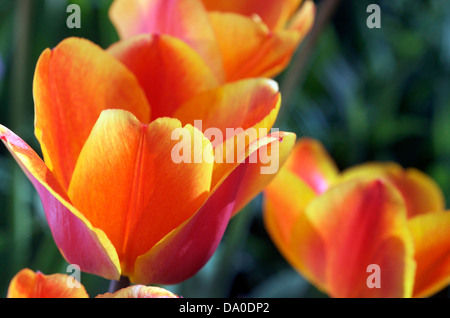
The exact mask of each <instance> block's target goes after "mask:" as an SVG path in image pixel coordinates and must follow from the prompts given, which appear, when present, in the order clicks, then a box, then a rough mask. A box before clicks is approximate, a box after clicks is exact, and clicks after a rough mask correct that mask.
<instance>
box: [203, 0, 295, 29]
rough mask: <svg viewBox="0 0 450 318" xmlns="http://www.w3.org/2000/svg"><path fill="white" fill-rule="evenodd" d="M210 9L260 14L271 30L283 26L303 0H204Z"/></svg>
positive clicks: (251, 14) (243, 13)
mask: <svg viewBox="0 0 450 318" xmlns="http://www.w3.org/2000/svg"><path fill="white" fill-rule="evenodd" d="M202 2H203V4H204V5H205V7H206V9H207V10H208V11H221V12H233V13H238V14H242V15H246V16H248V17H251V16H253V15H258V16H259V17H260V18H261V20H262V21H263V22H264V23H265V24H266V25H267V26H268V28H269V29H270V30H274V29H278V28H283V27H284V26H285V24H286V22H287V21H288V19H289V18H290V17H291V15H292V14H293V13H294V11H295V10H296V9H297V8H298V7H299V5H300V3H301V0H265V1H261V0H246V1H242V0H202Z"/></svg>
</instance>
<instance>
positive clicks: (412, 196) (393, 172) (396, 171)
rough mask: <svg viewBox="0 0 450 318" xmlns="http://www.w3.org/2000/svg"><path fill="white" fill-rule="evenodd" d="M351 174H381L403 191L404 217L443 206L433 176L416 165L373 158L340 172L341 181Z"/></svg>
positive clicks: (351, 175)
mask: <svg viewBox="0 0 450 318" xmlns="http://www.w3.org/2000/svg"><path fill="white" fill-rule="evenodd" d="M355 178H382V179H384V180H387V181H389V182H391V183H392V184H393V185H394V186H395V187H396V188H397V189H398V190H399V191H400V192H401V194H402V195H403V198H404V200H405V204H406V208H407V212H408V217H413V216H416V215H420V214H425V213H434V212H436V211H442V210H444V208H445V200H444V195H443V193H442V190H441V189H440V188H439V186H438V185H437V184H436V182H435V181H434V180H433V179H431V178H430V177H429V176H427V175H426V174H424V173H423V172H421V171H419V170H417V169H414V168H409V169H403V168H402V167H401V166H400V165H399V164H397V163H393V162H388V163H378V162H374V163H366V164H361V165H358V166H354V167H352V168H349V169H347V170H345V171H343V172H342V176H341V180H342V181H345V180H351V179H355Z"/></svg>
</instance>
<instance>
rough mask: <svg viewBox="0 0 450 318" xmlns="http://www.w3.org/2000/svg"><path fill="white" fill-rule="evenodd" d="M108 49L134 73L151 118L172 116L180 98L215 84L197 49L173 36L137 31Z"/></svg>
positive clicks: (212, 75) (191, 95) (193, 94)
mask: <svg viewBox="0 0 450 318" xmlns="http://www.w3.org/2000/svg"><path fill="white" fill-rule="evenodd" d="M108 52H109V53H111V54H112V55H113V56H114V57H116V58H117V59H118V60H119V61H121V62H122V63H123V64H124V65H126V66H127V67H128V69H130V70H131V72H133V74H134V75H135V76H136V77H137V79H138V81H139V84H140V85H141V87H142V88H143V90H144V91H145V94H146V96H147V99H148V101H149V102H150V105H152V118H153V119H154V118H158V117H163V116H169V117H173V116H172V114H173V112H174V111H175V110H176V109H177V107H179V106H180V105H181V104H182V103H183V102H185V101H187V100H189V99H191V98H192V97H193V96H195V95H197V94H199V93H200V92H203V91H206V90H209V89H212V88H214V87H216V86H217V85H218V82H217V80H216V78H215V76H214V74H213V73H212V72H211V70H210V68H209V67H208V66H207V65H206V64H205V62H204V61H203V60H202V58H201V57H200V56H199V55H198V54H197V52H195V51H194V50H193V49H192V48H191V47H190V46H189V45H187V44H186V43H185V42H183V41H182V40H180V39H178V38H175V37H172V36H167V35H150V34H145V35H140V36H136V37H133V38H131V39H129V40H125V41H119V42H117V43H115V44H113V45H112V46H111V47H110V48H109V49H108Z"/></svg>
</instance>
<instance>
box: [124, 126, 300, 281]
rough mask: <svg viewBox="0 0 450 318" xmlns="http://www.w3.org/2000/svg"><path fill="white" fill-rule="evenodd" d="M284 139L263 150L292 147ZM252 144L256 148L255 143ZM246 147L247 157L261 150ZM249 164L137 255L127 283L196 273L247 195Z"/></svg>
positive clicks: (176, 278)
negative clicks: (179, 223)
mask: <svg viewBox="0 0 450 318" xmlns="http://www.w3.org/2000/svg"><path fill="white" fill-rule="evenodd" d="M286 136H287V137H286V140H283V139H281V138H278V137H276V138H270V137H267V138H266V139H267V143H264V146H262V147H266V146H267V145H268V144H272V146H273V144H274V143H279V144H280V145H281V144H282V143H283V142H285V141H286V144H288V145H289V144H291V143H292V144H293V142H292V141H290V140H289V139H290V138H292V134H287V135H286ZM253 145H254V146H255V147H258V142H254V143H253ZM249 148H251V150H249V152H248V154H247V158H250V157H251V156H252V154H253V153H256V152H258V151H260V150H261V147H260V148H256V149H255V148H252V147H251V146H250V147H249ZM252 165H255V167H257V166H260V165H259V164H258V163H252V162H250V161H249V160H245V161H243V162H242V163H240V164H239V165H237V166H236V168H235V169H234V170H233V171H232V172H231V173H230V174H229V175H228V176H227V177H226V178H224V179H223V182H221V183H220V184H218V185H217V186H216V187H215V189H213V190H212V192H211V194H210V196H209V197H208V199H207V200H206V202H205V203H204V204H203V205H202V206H201V207H200V209H199V210H198V211H197V212H196V213H195V214H194V215H193V216H192V217H191V218H190V219H189V220H187V221H186V222H185V223H183V224H182V225H181V226H180V227H178V228H177V229H176V230H174V231H172V232H171V233H169V234H168V235H167V236H166V237H164V238H163V239H162V240H161V241H160V242H158V244H156V245H155V246H154V247H153V248H152V249H151V250H149V251H148V252H147V253H146V254H144V255H142V256H140V257H139V258H138V259H137V261H136V268H135V274H136V276H135V277H130V280H131V281H133V280H135V281H141V282H143V283H145V284H147V283H150V282H152V283H157V284H174V283H178V282H181V281H183V280H185V279H187V278H189V277H191V276H192V275H193V274H195V273H196V272H197V271H198V270H199V269H200V268H201V267H202V266H203V265H204V264H205V263H206V262H207V261H208V260H209V258H210V257H211V256H212V254H213V253H214V251H215V250H216V248H217V246H218V244H219V242H220V240H221V238H222V236H223V233H224V231H225V229H226V226H227V224H228V221H229V219H230V217H231V216H232V213H233V212H234V210H235V208H236V204H239V203H238V202H239V201H238V200H239V194H240V193H241V192H246V193H248V192H247V191H248V190H247V189H246V188H247V187H249V186H250V185H251V183H247V184H243V183H242V181H243V180H244V179H245V178H247V177H248V176H249V174H248V169H250V171H251V170H252V169H253V168H252V167H251V166H252ZM173 251H177V253H173Z"/></svg>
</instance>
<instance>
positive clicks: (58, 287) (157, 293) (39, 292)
mask: <svg viewBox="0 0 450 318" xmlns="http://www.w3.org/2000/svg"><path fill="white" fill-rule="evenodd" d="M73 279H74V278H73V277H71V276H69V275H66V274H52V275H44V274H42V273H41V272H33V271H32V270H31V269H28V268H25V269H22V270H21V271H20V272H18V273H17V274H16V275H15V276H14V277H13V279H12V280H11V283H10V285H9V288H8V294H7V297H8V298H89V295H88V293H87V292H86V289H85V287H84V286H83V285H82V284H81V283H80V282H76V284H75V283H74V282H73ZM95 298H178V296H177V295H175V294H173V293H172V292H170V291H168V290H166V289H164V288H160V287H154V286H143V285H134V286H130V287H127V288H123V289H120V290H119V291H117V292H115V293H106V294H100V295H97V296H96V297H95Z"/></svg>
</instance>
